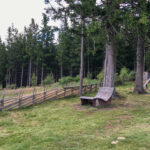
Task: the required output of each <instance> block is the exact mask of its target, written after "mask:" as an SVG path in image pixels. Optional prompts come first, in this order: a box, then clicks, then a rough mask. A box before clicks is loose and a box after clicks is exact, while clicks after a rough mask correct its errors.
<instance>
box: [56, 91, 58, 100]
mask: <svg viewBox="0 0 150 150" xmlns="http://www.w3.org/2000/svg"><path fill="white" fill-rule="evenodd" d="M57 98H58V89H56V99H57Z"/></svg>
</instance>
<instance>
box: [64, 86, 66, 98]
mask: <svg viewBox="0 0 150 150" xmlns="http://www.w3.org/2000/svg"><path fill="white" fill-rule="evenodd" d="M65 96H66V88H64V97H65Z"/></svg>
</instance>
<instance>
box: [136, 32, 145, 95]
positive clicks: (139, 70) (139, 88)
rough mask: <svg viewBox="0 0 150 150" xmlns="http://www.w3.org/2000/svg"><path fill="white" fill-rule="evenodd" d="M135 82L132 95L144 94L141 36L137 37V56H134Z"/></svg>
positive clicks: (142, 41) (142, 44) (142, 42)
mask: <svg viewBox="0 0 150 150" xmlns="http://www.w3.org/2000/svg"><path fill="white" fill-rule="evenodd" d="M136 57H137V58H136V80H135V87H134V91H133V92H134V93H137V94H143V93H145V91H144V88H143V71H144V38H143V37H142V35H140V34H139V35H138V41H137V54H136Z"/></svg>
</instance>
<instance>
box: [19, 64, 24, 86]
mask: <svg viewBox="0 0 150 150" xmlns="http://www.w3.org/2000/svg"><path fill="white" fill-rule="evenodd" d="M23 73H24V64H22V67H21V81H20V87H22V83H23Z"/></svg>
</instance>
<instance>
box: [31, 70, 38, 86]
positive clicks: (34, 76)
mask: <svg viewBox="0 0 150 150" xmlns="http://www.w3.org/2000/svg"><path fill="white" fill-rule="evenodd" d="M31 85H32V86H37V77H36V75H35V73H33V75H32V78H31Z"/></svg>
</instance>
